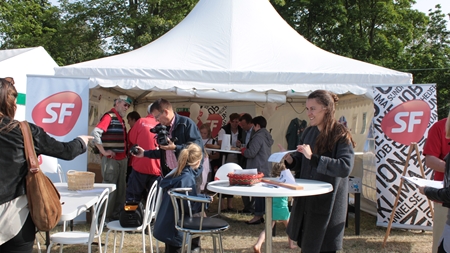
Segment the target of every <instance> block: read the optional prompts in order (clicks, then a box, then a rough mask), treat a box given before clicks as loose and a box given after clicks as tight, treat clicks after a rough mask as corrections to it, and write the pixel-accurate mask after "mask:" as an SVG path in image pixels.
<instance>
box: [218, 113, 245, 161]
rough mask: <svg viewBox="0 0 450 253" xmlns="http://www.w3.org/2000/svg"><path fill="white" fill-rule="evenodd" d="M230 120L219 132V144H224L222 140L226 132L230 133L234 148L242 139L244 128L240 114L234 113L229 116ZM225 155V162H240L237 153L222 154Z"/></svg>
mask: <svg viewBox="0 0 450 253" xmlns="http://www.w3.org/2000/svg"><path fill="white" fill-rule="evenodd" d="M229 118H230V120H229V121H228V124H226V125H225V126H223V127H222V128H221V129H220V131H219V133H218V134H217V139H218V144H219V146H221V145H222V140H223V137H224V135H225V134H229V135H230V144H231V147H232V148H235V147H237V144H240V143H239V140H240V139H242V128H241V127H240V126H239V114H237V113H232V114H230V116H229ZM222 155H224V156H226V157H225V163H237V164H239V158H238V155H237V154H227V153H224V154H222Z"/></svg>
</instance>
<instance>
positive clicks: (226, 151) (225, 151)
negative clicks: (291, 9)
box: [205, 148, 241, 154]
mask: <svg viewBox="0 0 450 253" xmlns="http://www.w3.org/2000/svg"><path fill="white" fill-rule="evenodd" d="M205 149H206V150H207V151H214V152H224V153H231V154H240V153H241V151H240V150H227V149H216V148H205Z"/></svg>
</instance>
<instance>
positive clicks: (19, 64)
mask: <svg viewBox="0 0 450 253" xmlns="http://www.w3.org/2000/svg"><path fill="white" fill-rule="evenodd" d="M56 67H58V64H56V62H55V61H54V60H53V58H52V57H51V56H50V55H49V54H48V53H47V51H45V49H44V48H43V47H32V48H21V49H8V50H0V77H13V78H14V82H15V87H16V89H17V92H19V93H22V94H25V93H26V89H27V86H26V84H27V75H30V74H34V75H54V74H55V70H54V68H56ZM16 119H17V120H24V119H25V107H24V106H23V105H18V106H17V112H16Z"/></svg>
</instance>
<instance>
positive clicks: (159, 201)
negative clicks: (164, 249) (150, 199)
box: [152, 187, 163, 253]
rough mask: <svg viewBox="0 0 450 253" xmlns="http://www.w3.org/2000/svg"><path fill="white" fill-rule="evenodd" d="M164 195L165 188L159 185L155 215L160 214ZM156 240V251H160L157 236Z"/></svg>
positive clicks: (157, 252)
mask: <svg viewBox="0 0 450 253" xmlns="http://www.w3.org/2000/svg"><path fill="white" fill-rule="evenodd" d="M162 197H163V189H162V188H161V187H158V196H157V197H156V203H155V208H154V209H153V211H152V212H153V213H152V215H153V217H155V219H156V216H157V215H158V211H159V208H160V207H161V201H162ZM155 241H156V253H159V243H158V240H157V239H156V238H155Z"/></svg>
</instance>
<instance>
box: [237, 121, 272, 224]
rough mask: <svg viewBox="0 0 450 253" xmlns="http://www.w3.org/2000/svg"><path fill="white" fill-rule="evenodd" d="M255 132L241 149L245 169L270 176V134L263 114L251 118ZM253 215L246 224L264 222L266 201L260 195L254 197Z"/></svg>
mask: <svg viewBox="0 0 450 253" xmlns="http://www.w3.org/2000/svg"><path fill="white" fill-rule="evenodd" d="M252 124H253V129H254V130H255V134H254V135H253V136H252V138H250V141H249V142H248V144H247V147H246V148H242V149H241V154H242V155H243V156H244V157H245V158H247V167H246V168H247V169H255V168H256V169H258V172H262V173H264V176H265V177H268V176H270V168H271V165H272V163H271V162H269V161H268V160H269V156H270V154H271V148H272V145H273V139H272V135H270V133H269V131H267V129H266V126H267V120H266V119H265V118H264V117H263V116H257V117H254V118H253V119H252ZM254 199H255V216H254V217H253V218H252V219H251V220H249V221H246V222H245V223H247V224H248V225H254V224H260V223H263V222H264V218H263V216H264V213H265V211H266V202H265V199H264V198H262V197H255V198H254Z"/></svg>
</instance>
